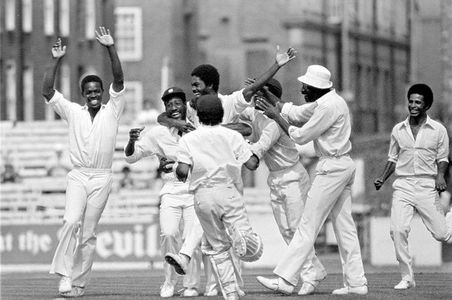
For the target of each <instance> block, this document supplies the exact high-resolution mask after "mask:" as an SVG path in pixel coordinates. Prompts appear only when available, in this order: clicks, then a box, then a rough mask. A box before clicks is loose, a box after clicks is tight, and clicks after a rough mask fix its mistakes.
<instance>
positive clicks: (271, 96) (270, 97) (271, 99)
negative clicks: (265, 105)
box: [262, 86, 279, 105]
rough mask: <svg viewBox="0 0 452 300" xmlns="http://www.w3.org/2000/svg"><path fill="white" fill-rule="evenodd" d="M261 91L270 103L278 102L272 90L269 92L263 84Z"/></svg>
mask: <svg viewBox="0 0 452 300" xmlns="http://www.w3.org/2000/svg"><path fill="white" fill-rule="evenodd" d="M262 91H263V93H264V97H265V99H267V100H268V102H270V103H271V104H273V105H276V103H278V102H279V98H278V97H276V96H275V95H274V94H273V93H272V92H270V90H269V89H268V87H267V86H264V87H263V88H262Z"/></svg>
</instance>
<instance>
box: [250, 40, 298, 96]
mask: <svg viewBox="0 0 452 300" xmlns="http://www.w3.org/2000/svg"><path fill="white" fill-rule="evenodd" d="M296 53H297V51H295V49H294V48H289V49H288V50H287V51H286V52H285V53H280V52H279V46H276V57H275V62H274V63H273V64H272V65H271V67H270V68H269V69H268V70H267V71H266V72H265V73H264V74H262V75H261V76H260V77H259V78H258V79H256V80H255V81H254V82H253V83H252V84H250V85H248V86H247V87H245V89H244V90H243V97H244V98H245V100H246V101H247V102H249V101H250V100H251V97H252V96H253V95H254V94H255V93H256V92H257V91H258V90H260V89H261V88H262V87H263V86H264V85H265V84H266V83H267V81H268V80H270V78H272V77H273V76H274V75H275V74H276V72H278V70H279V69H280V68H281V67H283V66H284V65H285V64H287V63H288V62H289V61H291V60H292V59H294V58H295V54H296Z"/></svg>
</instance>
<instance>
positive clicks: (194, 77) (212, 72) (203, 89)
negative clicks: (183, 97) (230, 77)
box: [191, 64, 220, 98]
mask: <svg viewBox="0 0 452 300" xmlns="http://www.w3.org/2000/svg"><path fill="white" fill-rule="evenodd" d="M219 84H220V74H219V73H218V70H217V69H216V68H215V67H214V66H212V65H208V64H204V65H199V66H197V67H196V68H195V69H194V70H193V71H192V72H191V90H192V92H193V94H194V95H195V97H196V98H199V97H200V96H202V95H208V94H216V93H218V86H219Z"/></svg>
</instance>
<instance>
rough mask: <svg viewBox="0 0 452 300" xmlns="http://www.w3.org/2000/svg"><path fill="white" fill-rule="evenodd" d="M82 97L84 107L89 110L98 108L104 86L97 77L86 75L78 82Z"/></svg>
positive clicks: (100, 103)
mask: <svg viewBox="0 0 452 300" xmlns="http://www.w3.org/2000/svg"><path fill="white" fill-rule="evenodd" d="M80 90H81V92H82V96H83V97H84V98H85V100H86V105H87V106H88V107H90V108H100V106H101V105H102V94H103V92H104V86H103V84H102V79H100V77H99V76H97V75H87V76H85V77H83V78H82V81H81V82H80Z"/></svg>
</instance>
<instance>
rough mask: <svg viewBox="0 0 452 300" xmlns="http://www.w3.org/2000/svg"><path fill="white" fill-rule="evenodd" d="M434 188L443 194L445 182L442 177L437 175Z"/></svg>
mask: <svg viewBox="0 0 452 300" xmlns="http://www.w3.org/2000/svg"><path fill="white" fill-rule="evenodd" d="M435 188H436V190H437V191H438V192H444V191H445V190H446V188H447V184H446V180H445V179H444V176H442V175H438V176H436V180H435Z"/></svg>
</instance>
